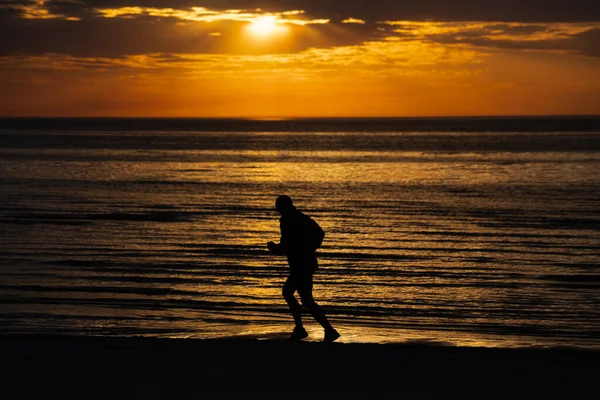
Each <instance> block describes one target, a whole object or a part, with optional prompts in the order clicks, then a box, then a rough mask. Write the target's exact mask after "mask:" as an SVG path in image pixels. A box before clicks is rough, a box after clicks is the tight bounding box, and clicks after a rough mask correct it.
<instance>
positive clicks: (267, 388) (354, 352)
mask: <svg viewBox="0 0 600 400" xmlns="http://www.w3.org/2000/svg"><path fill="white" fill-rule="evenodd" d="M0 351H1V353H0V354H2V357H3V359H4V361H5V363H4V364H5V366H7V367H8V375H6V373H5V374H4V378H5V382H6V384H5V385H4V386H5V390H4V393H8V397H5V398H9V399H12V398H23V397H25V396H27V395H35V396H43V397H44V398H61V399H64V398H112V399H114V398H118V399H125V398H127V399H131V398H144V399H148V398H152V399H162V398H202V397H204V396H205V395H211V396H215V395H219V396H226V397H225V398H228V396H232V395H243V396H248V395H250V394H252V395H253V396H254V395H256V396H261V397H267V398H271V397H272V398H275V397H277V398H280V397H288V398H289V397H292V398H300V397H303V398H305V397H307V396H310V397H313V398H325V397H332V396H335V397H336V398H339V397H346V398H365V397H370V398H373V396H375V398H377V397H379V398H380V397H383V396H389V397H391V396H394V397H408V398H442V397H443V398H449V397H450V396H461V397H462V398H480V399H496V398H497V399H505V398H508V397H510V398H511V399H515V398H523V399H525V398H571V399H576V398H584V397H586V396H585V394H586V393H590V391H592V390H594V389H595V388H596V387H597V385H596V380H597V377H598V376H599V373H600V351H596V350H587V349H579V348H552V349H548V348H506V349H503V348H481V347H449V346H443V345H433V346H432V345H426V344H371V343H350V344H347V343H346V344H345V343H321V342H300V343H295V342H287V341H285V340H256V339H235V338H234V339H158V338H131V337H130V338H125V337H123V338H116V337H84V336H37V335H36V336H11V335H0ZM592 393H593V392H592Z"/></svg>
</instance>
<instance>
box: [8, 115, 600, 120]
mask: <svg viewBox="0 0 600 400" xmlns="http://www.w3.org/2000/svg"><path fill="white" fill-rule="evenodd" d="M492 118H600V114H506V115H501V114H497V115H495V114H492V115H431V116H423V115H421V116H328V117H323V116H315V117H241V116H238V117H209V116H110V115H105V116H89V115H88V116H65V115H63V116H57V115H29V116H28V115H0V119H190V120H194V119H195V120H241V121H257V122H282V121H294V120H352V119H355V120H377V119H379V120H383V119H388V120H393V119H398V120H401V119H492Z"/></svg>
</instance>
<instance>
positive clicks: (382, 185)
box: [0, 117, 600, 349]
mask: <svg viewBox="0 0 600 400" xmlns="http://www.w3.org/2000/svg"><path fill="white" fill-rule="evenodd" d="M599 171H600V117H552V118H542V117H538V118H535V117H530V118H525V117H522V118H404V119H403V118H398V119H394V118H388V119H292V120H242V119H222V120H216V119H133V118H132V119H110V118H95V119H69V118H54V119H53V118H29V119H28V118H0V234H1V237H2V241H1V246H0V334H15V335H20V334H36V335H85V336H90V335H100V336H127V337H132V336H146V337H172V338H239V337H251V338H257V339H269V338H273V337H279V336H278V335H281V334H283V333H286V332H290V331H291V329H292V327H293V321H292V318H291V316H290V315H289V312H288V310H287V307H286V304H285V302H284V300H283V298H282V297H281V287H282V285H283V282H284V281H285V279H286V274H287V265H286V260H285V258H283V257H279V256H273V255H271V254H269V252H268V251H267V249H266V243H267V242H268V241H270V240H273V241H278V239H279V221H278V219H279V215H278V214H277V212H276V210H275V208H274V202H275V199H276V197H277V196H278V195H280V194H288V195H290V196H291V197H292V198H293V199H294V202H295V204H296V205H297V207H298V208H299V209H300V210H302V211H304V212H305V213H307V214H308V215H310V216H312V217H313V218H314V219H315V220H316V221H317V222H319V224H320V225H321V226H322V227H323V229H324V230H325V232H326V237H325V241H324V243H323V246H322V248H321V249H320V250H319V262H320V266H319V270H318V272H317V274H316V275H315V287H314V296H315V299H316V300H317V302H319V304H320V305H321V306H322V307H323V308H324V309H325V312H326V313H327V315H328V317H329V319H330V320H331V322H332V323H333V325H334V326H335V327H336V328H337V329H338V331H339V332H340V333H341V334H342V337H341V338H340V341H341V342H347V343H351V342H374V343H389V342H394V343H405V342H415V343H432V344H444V345H453V346H484V347H561V346H568V347H583V348H594V349H600V235H599V234H600V207H599V206H598V205H599V204H600V203H599V200H600V196H599V195H600V172H599ZM305 324H306V327H307V330H308V331H309V333H310V334H311V338H313V339H315V340H319V339H320V338H321V337H322V330H321V329H320V327H319V326H318V325H317V324H316V322H314V321H313V320H312V319H311V318H310V316H309V315H306V316H305Z"/></svg>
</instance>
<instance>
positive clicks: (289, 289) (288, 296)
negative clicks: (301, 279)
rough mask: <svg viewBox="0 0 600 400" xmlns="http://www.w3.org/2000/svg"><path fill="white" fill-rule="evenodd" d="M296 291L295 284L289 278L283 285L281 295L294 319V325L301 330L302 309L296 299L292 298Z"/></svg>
mask: <svg viewBox="0 0 600 400" xmlns="http://www.w3.org/2000/svg"><path fill="white" fill-rule="evenodd" d="M295 291H296V282H295V280H294V279H293V278H292V276H289V277H288V278H287V280H286V281H285V283H284V284H283V290H282V291H281V294H282V295H283V298H284V299H285V302H286V303H287V305H288V307H289V309H290V312H291V313H292V317H294V323H295V324H296V327H298V328H302V309H301V308H300V304H299V303H298V300H296V297H295V296H294V292H295Z"/></svg>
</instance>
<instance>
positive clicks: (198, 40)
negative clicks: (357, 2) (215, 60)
mask: <svg viewBox="0 0 600 400" xmlns="http://www.w3.org/2000/svg"><path fill="white" fill-rule="evenodd" d="M178 22H180V21H177V20H175V19H170V18H167V19H157V18H154V17H147V16H141V17H138V18H136V19H123V18H95V19H91V20H81V21H67V20H63V19H45V20H23V19H20V20H15V19H14V18H4V20H3V18H2V15H1V14H0V37H6V38H10V40H3V41H0V56H2V55H12V54H32V55H35V54H46V53H59V54H69V55H73V56H78V57H120V56H124V55H135V54H147V53H209V54H210V53H230V54H260V53H293V52H298V51H302V50H306V49H308V48H311V47H318V48H327V47H333V46H343V45H354V44H360V43H363V42H364V41H365V40H367V39H373V38H375V37H376V36H377V35H378V34H379V32H378V31H377V30H376V28H375V26H373V25H369V24H365V25H356V24H325V25H309V26H291V27H290V28H291V29H293V30H294V34H293V37H294V40H279V41H277V40H275V41H273V42H272V43H267V44H260V45H257V44H256V43H254V42H253V41H252V40H250V39H249V38H247V37H245V36H244V34H243V29H244V26H245V25H246V24H245V23H244V22H236V21H221V22H218V23H211V24H206V23H196V22H186V23H185V24H184V25H180V24H178ZM215 32H218V33H219V34H220V36H211V35H210V34H211V33H215Z"/></svg>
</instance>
